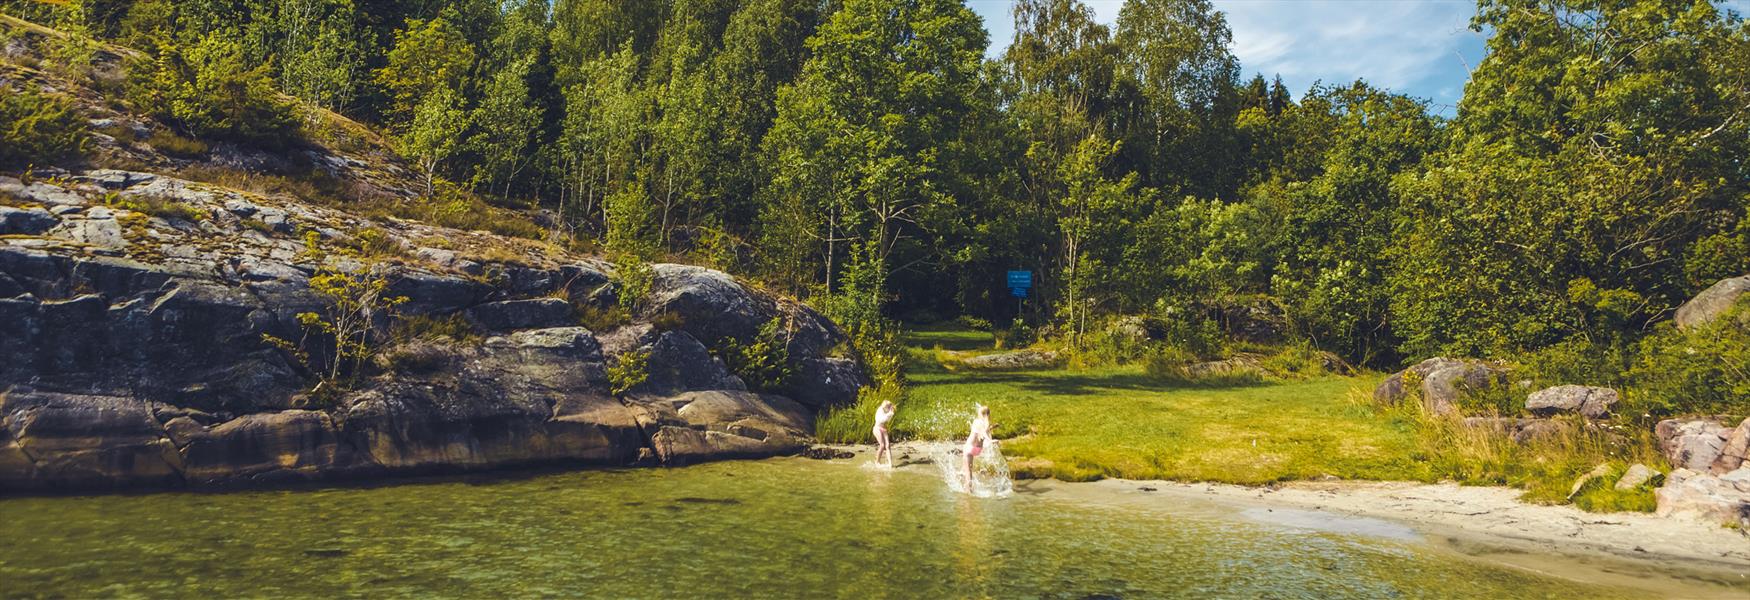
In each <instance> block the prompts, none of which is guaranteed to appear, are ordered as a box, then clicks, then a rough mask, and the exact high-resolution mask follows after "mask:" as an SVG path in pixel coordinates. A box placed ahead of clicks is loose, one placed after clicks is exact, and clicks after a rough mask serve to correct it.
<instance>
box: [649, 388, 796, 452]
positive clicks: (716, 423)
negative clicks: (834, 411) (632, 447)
mask: <svg viewBox="0 0 1750 600" xmlns="http://www.w3.org/2000/svg"><path fill="white" fill-rule="evenodd" d="M629 402H630V405H631V406H632V407H633V410H634V413H635V414H637V417H638V424H639V425H640V426H641V427H643V428H644V431H645V432H647V433H648V434H649V435H650V445H651V448H653V449H654V450H655V453H656V457H657V458H659V459H660V460H662V461H663V462H664V463H668V464H686V463H690V462H697V461H699V460H705V459H713V458H732V457H740V458H756V457H764V456H774V455H778V454H791V453H795V452H799V451H801V450H802V449H803V448H806V447H807V446H808V443H809V441H810V439H811V438H810V437H809V432H811V431H813V429H814V418H813V414H812V411H810V410H808V409H807V408H806V407H804V406H802V405H801V404H798V403H796V402H795V401H793V400H790V399H788V398H785V397H783V396H772V395H763V394H756V393H753V392H742V391H706V392H687V393H684V394H680V395H678V396H674V397H667V398H641V397H637V396H634V397H632V398H631V399H630V400H629Z"/></svg>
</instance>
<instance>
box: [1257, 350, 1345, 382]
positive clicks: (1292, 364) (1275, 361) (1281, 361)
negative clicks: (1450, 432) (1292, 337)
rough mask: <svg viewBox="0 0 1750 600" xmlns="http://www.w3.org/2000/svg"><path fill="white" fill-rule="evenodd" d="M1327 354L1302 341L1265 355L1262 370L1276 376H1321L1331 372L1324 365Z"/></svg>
mask: <svg viewBox="0 0 1750 600" xmlns="http://www.w3.org/2000/svg"><path fill="white" fill-rule="evenodd" d="M1329 356H1330V355H1328V354H1326V353H1324V352H1323V351H1320V350H1319V349H1318V348H1314V347H1313V345H1312V344H1310V343H1307V342H1304V341H1303V342H1300V343H1296V344H1291V345H1289V346H1288V347H1286V348H1283V349H1282V350H1281V351H1279V352H1277V353H1275V354H1272V355H1270V356H1268V357H1266V358H1265V359H1264V360H1263V364H1262V365H1261V366H1262V367H1263V369H1264V371H1266V372H1268V373H1270V374H1271V375H1275V376H1277V377H1284V378H1308V377H1322V376H1325V375H1329V374H1331V370H1330V369H1328V368H1326V366H1325V365H1326V360H1327V358H1328V357H1329Z"/></svg>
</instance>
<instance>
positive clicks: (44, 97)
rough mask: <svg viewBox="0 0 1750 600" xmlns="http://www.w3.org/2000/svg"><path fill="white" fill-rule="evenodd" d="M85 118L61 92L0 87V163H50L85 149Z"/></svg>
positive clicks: (15, 166)
mask: <svg viewBox="0 0 1750 600" xmlns="http://www.w3.org/2000/svg"><path fill="white" fill-rule="evenodd" d="M86 128H87V125H86V121H85V119H84V118H83V117H81V116H80V115H79V111H78V110H77V109H76V108H75V107H74V106H73V100H72V99H71V98H68V97H66V96H63V95H61V94H43V93H39V92H37V91H36V90H33V89H29V88H24V89H19V90H10V89H8V90H0V167H9V168H19V167H25V166H29V165H32V164H42V165H46V164H53V163H54V162H56V161H59V160H62V159H65V158H71V157H73V156H77V155H78V154H80V153H81V152H83V151H84V150H85V141H86V139H87V133H86Z"/></svg>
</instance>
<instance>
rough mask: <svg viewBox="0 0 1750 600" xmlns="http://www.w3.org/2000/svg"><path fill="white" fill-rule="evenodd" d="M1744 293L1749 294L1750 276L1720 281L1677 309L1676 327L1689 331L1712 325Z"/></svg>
mask: <svg viewBox="0 0 1750 600" xmlns="http://www.w3.org/2000/svg"><path fill="white" fill-rule="evenodd" d="M1746 293H1750V275H1745V276H1743V277H1733V278H1731V279H1722V280H1720V281H1718V282H1716V283H1714V284H1713V285H1711V286H1708V288H1707V289H1705V290H1702V292H1701V293H1700V294H1696V295H1695V297H1694V298H1690V299H1689V301H1688V302H1684V303H1683V305H1682V306H1679V307H1677V316H1676V321H1677V327H1678V328H1679V329H1691V328H1694V327H1700V326H1702V325H1706V324H1708V323H1712V322H1714V321H1716V320H1718V319H1719V318H1720V317H1721V316H1724V315H1725V314H1726V312H1728V311H1730V310H1731V309H1732V305H1733V304H1735V303H1736V302H1737V301H1738V299H1739V298H1741V297H1743V296H1744V294H1746Z"/></svg>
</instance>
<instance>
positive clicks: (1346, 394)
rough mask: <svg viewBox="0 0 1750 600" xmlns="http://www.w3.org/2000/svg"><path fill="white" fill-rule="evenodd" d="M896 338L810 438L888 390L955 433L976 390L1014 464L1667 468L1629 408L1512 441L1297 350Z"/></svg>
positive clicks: (831, 433) (1046, 469)
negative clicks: (1020, 349) (1093, 358)
mask: <svg viewBox="0 0 1750 600" xmlns="http://www.w3.org/2000/svg"><path fill="white" fill-rule="evenodd" d="M903 339H904V340H905V343H906V354H907V361H908V362H907V382H906V386H905V388H904V389H903V390H893V389H887V390H883V391H881V393H879V394H876V393H866V394H865V397H864V398H861V399H860V400H859V402H858V403H856V404H854V405H852V406H847V407H844V408H841V409H838V410H835V411H833V412H831V413H829V414H827V415H825V416H824V417H823V419H822V420H821V422H820V427H819V429H820V431H819V433H820V437H821V439H823V440H826V441H831V442H864V443H867V442H868V441H869V440H868V439H867V438H868V437H869V426H870V420H871V419H872V415H873V412H874V407H875V405H876V404H879V401H880V400H881V399H893V400H894V401H895V402H896V403H897V404H898V405H899V412H898V413H897V414H895V415H894V420H893V431H894V435H895V438H896V439H902V440H904V439H914V440H917V439H922V440H959V439H962V438H963V437H964V436H965V435H966V428H967V426H968V423H969V421H970V420H971V418H972V412H973V406H974V405H975V404H985V405H988V406H990V407H991V421H992V424H993V430H994V433H995V434H996V436H997V438H998V439H1000V440H1002V442H1001V443H1002V450H1003V453H1004V454H1005V455H1007V456H1008V457H1009V458H1010V459H1011V469H1012V470H1013V471H1014V472H1015V473H1016V474H1018V475H1021V476H1032V477H1053V478H1057V479H1063V480H1067V481H1086V480H1092V479H1099V478H1103V477H1121V478H1126V479H1170V480H1178V481H1213V482H1224V483H1237V484H1252V485H1256V484H1263V483H1269V482H1275V481H1285V480H1296V479H1315V478H1323V477H1327V476H1331V477H1338V478H1342V479H1368V480H1411V481H1428V482H1432V481H1439V480H1450V481H1456V482H1459V483H1462V484H1467V485H1506V486H1512V487H1517V488H1520V489H1524V490H1526V492H1527V493H1526V495H1525V496H1524V499H1525V500H1527V501H1531V502H1539V503H1551V504H1560V503H1565V502H1570V501H1571V502H1573V503H1574V504H1575V505H1576V506H1578V507H1580V508H1582V509H1585V510H1590V511H1597V512H1607V511H1621V510H1629V511H1647V510H1651V509H1652V507H1653V504H1652V492H1651V490H1650V489H1648V488H1647V487H1645V486H1643V487H1641V488H1637V489H1635V490H1625V491H1617V490H1615V489H1613V488H1612V487H1611V486H1610V485H1609V484H1614V483H1615V481H1616V478H1617V477H1618V476H1620V474H1621V472H1622V470H1623V469H1624V468H1625V467H1626V466H1627V465H1629V464H1633V463H1636V462H1640V463H1644V464H1647V465H1651V466H1653V467H1654V468H1656V469H1667V468H1668V466H1667V465H1666V464H1665V463H1664V462H1663V459H1662V458H1661V457H1660V456H1659V453H1658V451H1657V450H1656V448H1655V446H1654V444H1653V443H1652V440H1651V433H1650V432H1647V431H1641V430H1640V428H1637V427H1635V426H1634V425H1632V424H1627V423H1623V424H1613V425H1609V426H1607V427H1603V428H1598V427H1587V426H1584V425H1583V424H1582V423H1581V422H1580V421H1579V420H1577V419H1576V420H1570V421H1560V420H1559V424H1560V425H1561V427H1560V428H1559V429H1558V430H1557V431H1556V432H1555V433H1553V434H1551V435H1546V436H1542V437H1539V438H1536V439H1534V440H1532V441H1530V442H1528V443H1524V444H1521V443H1517V442H1514V441H1512V440H1511V439H1509V438H1507V436H1506V435H1505V434H1503V433H1501V432H1498V431H1495V430H1491V429H1487V428H1472V427H1466V426H1464V425H1463V424H1462V423H1461V422H1460V420H1459V419H1457V418H1453V417H1439V416H1434V415H1429V414H1426V413H1424V412H1422V411H1421V409H1420V406H1421V403H1420V402H1409V403H1406V404H1405V405H1404V406H1401V407H1398V408H1395V409H1391V410H1380V409H1378V408H1376V407H1374V405H1373V403H1372V390H1373V388H1374V386H1375V385H1377V384H1378V383H1379V380H1380V378H1381V376H1380V375H1378V374H1363V375H1360V376H1355V377H1338V376H1333V375H1321V374H1318V373H1319V372H1322V368H1321V369H1314V368H1312V367H1311V366H1308V367H1307V368H1298V369H1287V370H1286V371H1287V372H1286V373H1277V371H1280V370H1281V369H1274V370H1271V371H1270V372H1271V373H1274V374H1270V375H1264V374H1259V375H1258V376H1257V377H1245V378H1235V377H1226V376H1213V377H1201V378H1195V379H1190V380H1178V379H1174V378H1170V377H1167V378H1163V377H1160V376H1158V375H1151V374H1149V373H1148V372H1146V370H1145V369H1144V367H1143V366H1142V365H1134V364H1133V365H1121V366H1105V367H1093V368H1083V369H1041V370H1031V371H1019V372H989V371H968V370H954V371H950V370H949V369H946V368H943V366H942V361H943V360H944V356H948V357H949V358H953V357H956V356H970V355H976V354H980V353H985V352H991V351H993V346H994V341H993V340H992V338H991V335H990V334H989V333H986V332H980V331H966V330H950V329H928V330H923V331H914V332H910V333H908V334H906V336H905V337H904V338H903ZM1251 350H1253V351H1255V352H1257V353H1259V354H1265V355H1266V356H1265V359H1264V363H1265V364H1275V363H1277V362H1281V361H1282V360H1290V359H1294V358H1295V356H1296V355H1295V352H1296V350H1295V349H1294V348H1287V349H1281V348H1274V349H1273V348H1254V349H1251ZM1302 354H1304V352H1302ZM1285 357H1286V358H1285ZM1300 362H1308V361H1306V360H1301V361H1300ZM1308 364H1309V365H1310V363H1308ZM870 392H874V390H870ZM901 392H903V393H901ZM877 396H879V397H877ZM1599 464H1609V465H1611V468H1612V476H1611V477H1608V478H1604V479H1602V480H1600V481H1599V482H1597V483H1596V484H1595V485H1593V486H1590V487H1588V488H1587V489H1585V490H1583V491H1582V492H1581V493H1580V494H1578V495H1576V496H1575V497H1574V498H1571V499H1570V498H1568V492H1569V491H1570V489H1571V487H1572V485H1573V483H1574V481H1575V478H1576V477H1578V476H1579V475H1580V474H1581V473H1585V472H1587V471H1590V470H1592V469H1593V468H1594V467H1595V466H1596V465H1599Z"/></svg>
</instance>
